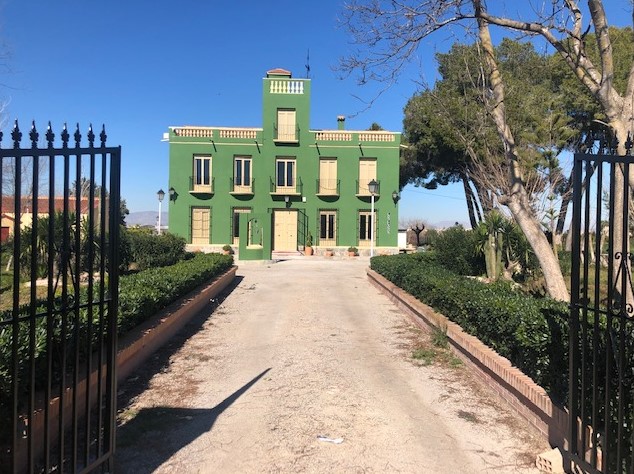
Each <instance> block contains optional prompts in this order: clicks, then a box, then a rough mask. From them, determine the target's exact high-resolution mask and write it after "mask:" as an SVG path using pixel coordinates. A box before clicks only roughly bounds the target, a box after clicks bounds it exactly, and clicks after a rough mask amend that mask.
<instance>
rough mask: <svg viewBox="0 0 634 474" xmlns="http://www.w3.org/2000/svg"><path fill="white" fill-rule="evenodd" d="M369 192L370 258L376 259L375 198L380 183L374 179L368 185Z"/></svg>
mask: <svg viewBox="0 0 634 474" xmlns="http://www.w3.org/2000/svg"><path fill="white" fill-rule="evenodd" d="M368 190H369V191H370V195H371V196H372V198H371V199H372V207H371V210H370V257H374V196H375V195H376V194H377V193H378V191H379V183H377V182H376V181H375V180H374V179H373V180H372V181H370V182H369V183H368Z"/></svg>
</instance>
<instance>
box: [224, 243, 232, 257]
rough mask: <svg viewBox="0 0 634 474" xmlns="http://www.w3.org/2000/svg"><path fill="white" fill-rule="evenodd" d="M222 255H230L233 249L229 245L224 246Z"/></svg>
mask: <svg viewBox="0 0 634 474" xmlns="http://www.w3.org/2000/svg"><path fill="white" fill-rule="evenodd" d="M222 253H224V254H225V255H231V254H232V253H233V248H232V247H231V245H229V244H225V245H223V246H222Z"/></svg>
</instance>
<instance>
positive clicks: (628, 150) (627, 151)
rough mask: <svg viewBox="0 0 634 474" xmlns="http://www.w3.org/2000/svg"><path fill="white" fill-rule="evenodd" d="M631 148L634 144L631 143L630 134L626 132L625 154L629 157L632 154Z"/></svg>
mask: <svg viewBox="0 0 634 474" xmlns="http://www.w3.org/2000/svg"><path fill="white" fill-rule="evenodd" d="M632 146H634V142H633V141H632V135H631V134H630V132H627V140H625V154H626V155H629V154H631V152H632Z"/></svg>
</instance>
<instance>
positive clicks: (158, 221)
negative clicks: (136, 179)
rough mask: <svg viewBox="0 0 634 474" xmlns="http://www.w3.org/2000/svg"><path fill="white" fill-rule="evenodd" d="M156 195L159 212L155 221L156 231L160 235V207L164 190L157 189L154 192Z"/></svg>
mask: <svg viewBox="0 0 634 474" xmlns="http://www.w3.org/2000/svg"><path fill="white" fill-rule="evenodd" d="M156 197H158V200H159V213H158V219H157V221H156V233H157V234H158V235H161V207H162V205H163V198H164V197H165V191H163V190H162V189H159V190H158V192H157V193H156Z"/></svg>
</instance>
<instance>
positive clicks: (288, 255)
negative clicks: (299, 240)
mask: <svg viewBox="0 0 634 474" xmlns="http://www.w3.org/2000/svg"><path fill="white" fill-rule="evenodd" d="M303 257H304V254H303V253H301V252H300V251H298V250H296V251H294V252H293V251H289V252H276V251H273V252H271V258H272V259H273V260H290V259H293V258H303Z"/></svg>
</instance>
